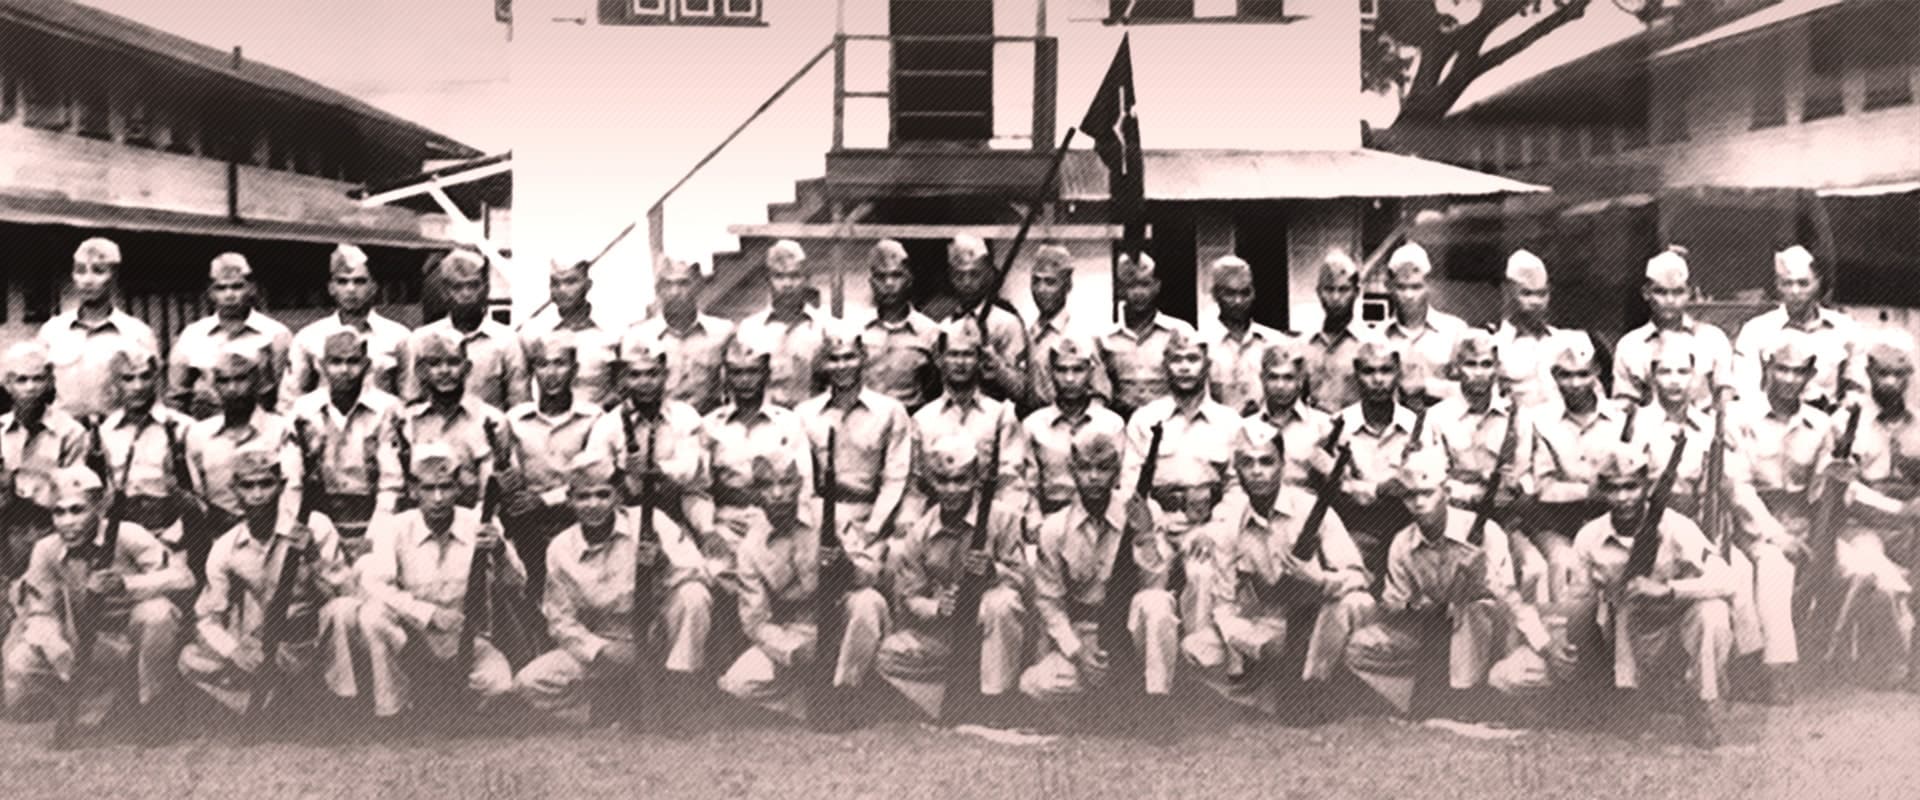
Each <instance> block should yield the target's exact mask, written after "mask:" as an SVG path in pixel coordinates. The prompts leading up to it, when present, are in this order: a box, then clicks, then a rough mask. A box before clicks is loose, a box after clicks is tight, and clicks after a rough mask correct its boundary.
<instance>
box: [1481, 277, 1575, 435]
mask: <svg viewBox="0 0 1920 800" xmlns="http://www.w3.org/2000/svg"><path fill="white" fill-rule="evenodd" d="M1552 296H1553V284H1552V282H1551V281H1550V280H1549V279H1548V277H1547V264H1546V262H1544V261H1541V260H1540V257H1539V256H1537V255H1534V254H1533V253H1530V252H1527V251H1526V250H1515V251H1513V255H1511V256H1508V257H1507V274H1506V281H1505V282H1503V283H1502V284H1501V286H1500V300H1501V308H1502V309H1503V312H1504V313H1502V315H1501V320H1500V326H1499V327H1498V328H1495V329H1494V331H1493V344H1494V346H1495V347H1497V348H1499V350H1500V379H1501V384H1502V385H1503V386H1504V387H1505V388H1506V391H1507V392H1508V394H1510V395H1511V396H1512V397H1513V402H1514V404H1515V405H1517V406H1519V407H1520V408H1521V409H1523V410H1531V409H1534V408H1538V407H1540V406H1543V405H1551V404H1553V403H1554V402H1555V401H1556V400H1558V398H1559V396H1558V395H1557V394H1556V393H1555V392H1554V390H1553V358H1554V356H1556V355H1558V354H1559V353H1560V352H1562V351H1564V350H1566V349H1567V348H1568V347H1572V346H1573V345H1574V343H1575V342H1576V341H1578V342H1584V343H1585V344H1586V346H1587V347H1588V348H1590V349H1591V348H1592V347H1593V338H1592V337H1590V336H1588V335H1587V332H1586V331H1578V330H1568V329H1566V328H1557V327H1554V325H1553V323H1552V316H1551V315H1550V314H1549V313H1548V304H1549V302H1550V301H1551V298H1552Z"/></svg>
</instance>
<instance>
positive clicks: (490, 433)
mask: <svg viewBox="0 0 1920 800" xmlns="http://www.w3.org/2000/svg"><path fill="white" fill-rule="evenodd" d="M485 430H486V433H487V448H488V449H489V450H491V451H492V452H493V474H491V475H488V476H487V486H486V488H485V489H484V490H482V492H481V495H480V525H481V527H483V528H484V527H486V526H487V525H489V524H492V522H493V518H494V515H495V514H497V513H499V509H500V495H501V494H502V492H501V488H500V473H501V472H503V471H505V470H508V469H512V468H513V456H512V454H510V453H508V452H507V449H506V447H505V443H504V442H502V441H500V424H499V423H497V422H495V421H493V420H487V421H486V423H485ZM402 441H405V440H404V439H403V440H402ZM492 572H493V551H492V550H489V549H486V548H483V547H480V546H479V545H478V543H477V542H476V543H475V545H474V548H473V561H472V562H471V563H469V564H468V565H467V594H466V597H465V598H463V599H462V600H461V615H462V617H463V618H464V619H463V621H462V624H461V626H460V650H459V655H458V657H457V658H455V660H454V663H456V664H460V665H462V666H466V665H470V664H472V663H473V640H474V639H475V638H476V637H478V636H479V635H480V628H481V626H482V623H481V622H480V621H479V620H480V617H481V615H482V614H485V615H486V616H487V617H488V620H487V622H486V623H485V626H486V627H487V628H488V629H489V630H488V633H489V634H491V633H492V630H491V629H492V627H493V620H492V619H491V617H492V616H493V614H492V612H493V587H492V586H491V583H492V581H491V580H489V579H490V578H491V577H492V575H491V573H492Z"/></svg>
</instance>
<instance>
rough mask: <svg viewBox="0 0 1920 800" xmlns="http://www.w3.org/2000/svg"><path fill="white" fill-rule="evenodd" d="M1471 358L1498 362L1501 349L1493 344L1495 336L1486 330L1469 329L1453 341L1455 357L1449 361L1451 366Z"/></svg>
mask: <svg viewBox="0 0 1920 800" xmlns="http://www.w3.org/2000/svg"><path fill="white" fill-rule="evenodd" d="M1469 358H1491V359H1494V360H1495V361H1498V360H1499V358H1500V348H1499V346H1497V345H1495V344H1494V342H1493V334H1491V333H1488V332H1487V331H1486V329H1485V328H1469V329H1467V330H1466V331H1465V332H1463V333H1461V334H1460V338H1458V339H1455V340H1454V341H1453V355H1452V356H1451V357H1449V358H1448V359H1447V362H1448V363H1450V364H1458V363H1460V362H1462V361H1465V360H1466V359H1469Z"/></svg>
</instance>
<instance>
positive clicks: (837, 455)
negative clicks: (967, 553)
mask: <svg viewBox="0 0 1920 800" xmlns="http://www.w3.org/2000/svg"><path fill="white" fill-rule="evenodd" d="M869 330H871V329H869ZM864 341H865V338H864V337H863V336H862V332H861V329H860V328H858V327H855V326H853V325H849V324H844V323H833V324H830V325H828V326H827V331H826V335H825V336H824V337H823V338H822V342H821V345H820V374H821V376H822V377H824V378H825V379H826V382H827V391H825V392H823V393H821V394H819V395H816V396H814V397H813V398H812V399H810V400H808V401H806V402H804V403H801V404H800V408H798V409H796V410H795V412H794V413H795V414H796V415H797V416H798V417H799V418H800V424H801V426H803V427H804V428H805V429H806V431H807V441H808V444H809V445H810V448H809V450H808V454H809V456H811V457H812V459H813V465H814V474H815V475H816V476H817V477H818V478H819V479H820V481H821V483H822V484H825V483H826V476H825V475H824V474H822V470H824V469H825V468H826V466H827V465H828V464H829V463H831V464H832V465H833V467H834V475H833V478H834V483H833V484H832V485H822V486H820V487H818V489H819V491H818V492H817V494H818V495H819V497H820V499H821V501H822V502H831V503H834V504H835V506H834V515H835V519H836V522H837V524H838V527H839V530H837V531H834V534H835V535H836V536H838V537H839V539H840V543H841V547H843V548H845V549H846V551H847V553H848V554H849V555H850V556H851V557H852V558H853V559H854V560H855V561H856V562H862V565H863V566H864V567H865V568H866V569H867V571H869V572H871V573H874V574H877V573H878V572H879V570H880V567H881V565H883V564H884V563H886V547H887V539H888V538H889V537H888V534H889V533H890V532H891V531H892V529H893V520H894V514H895V513H896V512H897V511H899V509H900V501H901V500H902V499H904V498H905V496H906V492H907V481H908V479H909V478H911V477H912V473H913V418H912V417H910V416H908V415H907V407H906V406H904V405H901V404H900V401H898V400H895V399H893V398H892V397H888V396H887V395H885V394H881V393H880V392H877V391H874V390H872V389H868V388H864V387H865V381H864V378H863V375H864V373H865V372H866V370H867V369H868V359H869V357H870V353H869V352H868V350H867V349H866V347H865V345H864V344H863V342H864ZM829 436H831V438H832V444H833V452H832V453H831V454H829V453H828V452H827V445H828V441H829Z"/></svg>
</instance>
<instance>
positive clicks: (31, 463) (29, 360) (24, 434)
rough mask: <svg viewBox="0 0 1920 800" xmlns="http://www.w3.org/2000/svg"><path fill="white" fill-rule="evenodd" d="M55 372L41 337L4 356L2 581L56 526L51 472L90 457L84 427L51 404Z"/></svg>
mask: <svg viewBox="0 0 1920 800" xmlns="http://www.w3.org/2000/svg"><path fill="white" fill-rule="evenodd" d="M53 374H54V373H53V365H52V364H51V363H48V359H47V349H46V347H44V346H42V345H40V344H39V343H37V342H16V343H15V344H14V345H13V346H11V347H9V348H7V352H6V357H5V358H4V359H0V378H4V379H5V381H6V391H7V396H8V397H10V398H12V399H13V410H12V411H9V412H7V413H5V414H0V490H4V491H0V537H5V538H4V540H0V583H4V582H6V581H11V580H13V579H14V578H16V577H19V575H20V573H21V571H22V570H25V569H26V568H27V556H28V555H29V554H31V553H32V552H33V543H34V542H35V541H38V540H39V539H40V538H42V537H44V536H46V535H47V534H48V533H50V532H52V531H53V500H54V497H53V484H52V483H51V481H52V479H53V474H54V473H55V472H56V471H58V470H59V469H60V468H62V467H71V466H75V465H78V464H80V463H81V462H82V461H83V460H85V459H86V456H87V429H86V427H85V426H83V425H81V424H80V423H79V422H78V421H77V420H75V419H74V418H73V417H71V416H68V415H67V413H66V412H64V411H61V410H60V409H58V408H54V407H52V405H51V402H52V400H53V391H54V390H53V380H54V379H53ZM9 602H11V600H9Z"/></svg>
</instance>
